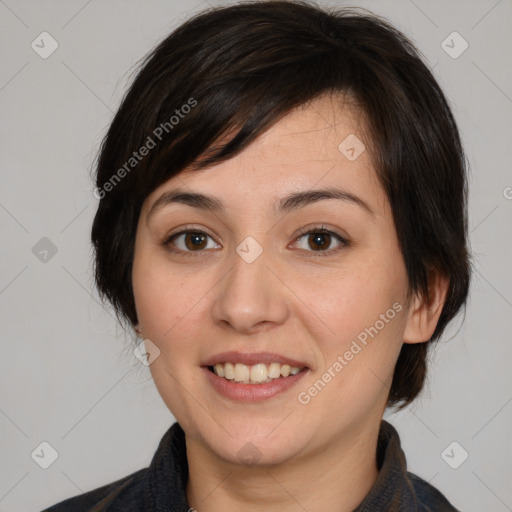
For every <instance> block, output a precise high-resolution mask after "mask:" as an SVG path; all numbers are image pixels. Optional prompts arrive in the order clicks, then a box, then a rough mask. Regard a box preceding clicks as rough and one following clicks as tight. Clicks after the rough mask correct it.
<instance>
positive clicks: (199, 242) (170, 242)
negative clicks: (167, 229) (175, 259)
mask: <svg viewBox="0 0 512 512" xmlns="http://www.w3.org/2000/svg"><path fill="white" fill-rule="evenodd" d="M208 239H210V241H211V242H213V244H209V243H208ZM164 245H165V246H166V247H168V246H171V250H173V251H175V252H184V253H192V252H202V251H203V250H204V249H218V248H220V245H219V244H217V243H216V242H215V241H214V240H213V239H212V237H211V236H210V235H208V233H205V232H204V231H180V232H179V233H175V234H173V235H171V236H170V237H168V238H167V239H166V240H165V241H164Z"/></svg>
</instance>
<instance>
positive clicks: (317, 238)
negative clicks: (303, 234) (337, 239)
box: [308, 233, 332, 251]
mask: <svg viewBox="0 0 512 512" xmlns="http://www.w3.org/2000/svg"><path fill="white" fill-rule="evenodd" d="M331 238H332V237H331V235H329V234H327V233H310V234H309V235H308V245H309V247H310V248H311V249H313V250H314V251H319V250H320V251H322V250H326V249H329V246H330V245H331V241H332V240H331Z"/></svg>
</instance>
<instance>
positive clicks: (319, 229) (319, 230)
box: [162, 226, 350, 258]
mask: <svg viewBox="0 0 512 512" xmlns="http://www.w3.org/2000/svg"><path fill="white" fill-rule="evenodd" d="M190 233H194V234H197V235H204V236H207V237H209V238H211V239H212V240H213V237H212V236H211V235H209V234H208V233H206V232H205V231H202V230H200V229H193V228H186V229H183V230H181V231H178V232H177V233H172V234H171V235H169V236H167V237H166V238H165V239H164V240H163V242H162V245H163V246H164V247H165V248H166V249H168V250H170V251H172V252H174V253H179V254H183V255H184V256H191V257H200V256H203V255H204V252H205V250H204V249H202V250H198V251H183V250H181V249H178V250H176V249H174V248H172V246H171V242H172V241H173V240H174V239H176V238H178V237H179V236H181V235H183V234H190ZM316 234H326V235H331V236H332V237H334V238H335V239H337V240H338V241H339V242H340V243H341V245H340V246H339V247H338V248H336V249H328V250H325V251H307V250H304V252H306V253H312V254H309V255H308V256H307V257H311V258H317V257H323V256H330V255H332V254H333V253H335V252H338V251H339V250H341V249H343V248H344V247H348V246H349V245H350V244H349V241H348V240H347V239H346V238H344V237H343V236H341V235H340V234H339V233H336V232H334V231H331V230H329V229H326V228H325V227H324V226H314V227H312V228H306V229H304V230H303V231H301V232H299V234H298V235H297V236H296V237H295V239H294V241H295V243H296V242H298V241H299V240H300V239H301V238H302V237H304V236H305V235H316Z"/></svg>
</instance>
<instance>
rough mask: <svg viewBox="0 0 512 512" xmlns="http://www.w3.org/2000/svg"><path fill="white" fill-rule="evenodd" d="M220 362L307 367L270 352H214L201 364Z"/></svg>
mask: <svg viewBox="0 0 512 512" xmlns="http://www.w3.org/2000/svg"><path fill="white" fill-rule="evenodd" d="M222 363H235V364H236V363H241V364H245V365H247V366H252V365H255V364H258V363H264V364H270V363H280V364H289V365H290V366H296V367H297V368H305V367H307V365H306V363H304V362H301V361H297V360H295V359H291V358H289V357H285V356H281V355H279V354H274V353H272V352H254V353H247V352H236V351H231V352H222V353H221V354H215V355H214V356H211V357H209V358H208V359H206V360H205V362H204V363H203V366H214V365H216V364H222Z"/></svg>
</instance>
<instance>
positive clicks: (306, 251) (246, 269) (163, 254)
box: [133, 96, 408, 464]
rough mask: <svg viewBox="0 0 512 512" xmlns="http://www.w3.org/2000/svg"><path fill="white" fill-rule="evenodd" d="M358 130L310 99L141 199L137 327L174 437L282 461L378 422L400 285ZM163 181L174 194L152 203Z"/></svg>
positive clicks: (395, 347) (255, 459) (351, 114)
mask: <svg viewBox="0 0 512 512" xmlns="http://www.w3.org/2000/svg"><path fill="white" fill-rule="evenodd" d="M362 129H363V128H362V122H361V121H360V119H359V117H358V115H357V113H356V111H355V110H353V109H352V108H351V107H349V105H348V104H346V105H345V106H344V107H341V106H339V105H338V106H335V105H334V103H333V101H332V99H331V98H330V97H327V96H324V97H321V98H319V99H317V100H315V101H313V102H312V103H311V104H310V106H308V107H307V108H301V109H297V110H295V111H293V112H292V113H290V114H289V115H288V116H287V117H285V118H284V119H283V120H281V121H280V122H278V123H277V124H275V125H274V126H273V127H272V128H271V129H269V130H268V131H267V132H266V133H265V134H263V135H262V136H261V137H260V138H258V139H257V140H256V141H255V142H253V143H252V144H251V145H250V146H249V147H248V148H247V149H245V150H244V151H243V152H242V153H240V154H239V155H238V156H236V157H234V158H232V159H231V160H229V161H226V162H223V163H220V164H219V165H216V166H215V167H212V168H209V169H204V170H201V171H188V170H185V171H184V172H182V173H181V174H180V175H178V176H175V177H173V178H172V179H170V180H169V181H167V182H166V183H164V184H163V185H161V186H160V187H159V188H158V189H156V190H155V191H154V192H153V193H152V194H151V195H150V196H149V197H148V198H147V199H146V201H145V203H144V205H143V208H142V211H141V215H140V219H139V224H138V228H137V237H136V244H135V258H134V265H133V290H134V296H135V303H136V310H137V316H138V319H139V328H140V330H141V332H142V336H143V337H144V338H145V339H148V340H151V343H148V351H149V352H150V353H151V352H152V351H153V350H155V351H156V352H158V351H157V350H156V349H154V348H153V347H154V346H156V347H158V350H159V351H160V353H159V355H158V357H156V359H155V360H154V362H153V363H152V364H151V365H150V369H151V373H152V376H153V378H154V381H155V384H156V386H157V388H158V391H159V393H160V394H161V396H162V398H163V400H164V402H165V403H166V405H167V406H168V408H169V409H170V411H171V412H172V414H173V415H174V416H175V417H176V419H177V420H178V422H179V423H180V424H181V426H182V427H183V429H184V430H185V432H186V435H187V443H192V444H194V445H195V446H200V447H201V449H203V450H206V451H208V452H209V453H210V454H214V455H216V456H217V457H220V458H222V459H224V460H226V461H229V462H233V463H240V462H241V461H245V462H250V463H259V464H269V463H282V462H286V461H291V460H294V459H295V460H300V458H301V457H307V456H310V455H312V454H315V453H318V452H319V451H321V450H325V449H327V447H332V446H335V445H336V443H338V444H339V443H349V442H353V440H354V439H355V438H357V437H358V436H361V435H364V433H365V432H368V429H369V428H374V427H375V425H378V423H379V422H380V419H381V417H382V414H383V411H384V408H385V405H386V402H387V395H388V391H389V387H390V384H391V379H392V375H393V369H394V366H395V362H396V360H397V357H398V354H399V351H400V348H401V345H402V342H403V334H404V330H405V328H406V326H407V323H408V307H407V304H406V303H405V297H406V295H407V289H408V281H407V275H406V270H405V266H404V262H403V259H402V255H401V252H400V250H399V246H398V242H397V236H396V232H395V228H394V224H393V219H392V212H391V209H390V205H389V203H388V200H387V198H386V196H385V193H384V191H383V189H382V187H381V185H380V184H379V182H378V180H377V177H376V174H375V171H374V169H373V168H372V164H371V162H370V157H369V154H368V151H366V150H364V147H363V146H362V143H361V142H360V140H362V139H363V138H364V137H363V133H362V131H361V130H362ZM356 137H357V138H356ZM178 190H179V192H180V194H187V195H188V196H181V197H180V196H174V199H173V197H171V196H168V197H167V200H160V201H159V199H160V198H161V197H162V196H163V195H164V194H169V193H174V194H177V191H178ZM196 194H200V195H201V197H196V196H195V195H196ZM202 196H206V197H207V198H208V201H207V202H205V200H204V198H202ZM157 202H158V203H159V204H158V205H157ZM153 207H154V208H153ZM216 364H217V366H216V367H215V368H216V371H217V373H218V374H219V375H217V374H215V373H213V372H212V370H211V367H212V366H215V365H216ZM290 367H291V373H293V375H292V374H290V375H289V376H286V375H287V374H288V372H290ZM293 367H296V368H293ZM297 369H298V370H300V371H299V372H298V373H295V372H296V371H297ZM269 372H270V373H269ZM222 374H224V376H222ZM281 374H283V375H284V376H281V377H277V375H281ZM261 380H264V381H265V382H263V383H258V382H259V381H261ZM370 426H371V427H370Z"/></svg>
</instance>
